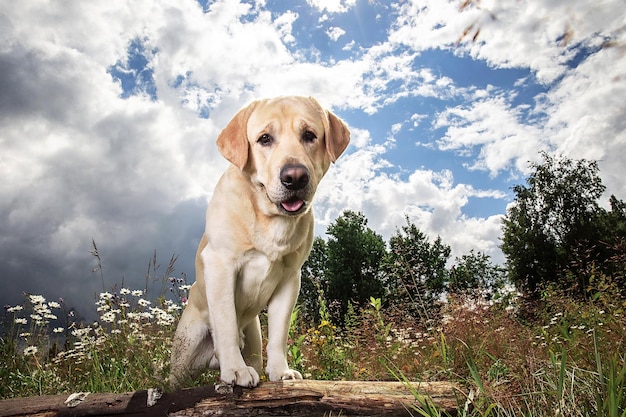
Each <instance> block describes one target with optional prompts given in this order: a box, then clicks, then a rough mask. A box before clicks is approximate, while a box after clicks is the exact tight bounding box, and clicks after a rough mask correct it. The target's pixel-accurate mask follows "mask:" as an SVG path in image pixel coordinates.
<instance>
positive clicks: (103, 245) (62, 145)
mask: <svg viewBox="0 0 626 417" xmlns="http://www.w3.org/2000/svg"><path fill="white" fill-rule="evenodd" d="M462 3H468V4H467V7H462V6H461V5H462ZM471 3H473V2H469V1H468V2H463V1H459V0H453V1H445V0H404V1H398V2H396V3H393V2H389V1H382V0H294V1H272V0H267V1H265V0H257V1H254V0H249V1H244V0H241V1H238V0H223V1H222V0H217V1H206V0H204V1H196V0H169V1H168V0H132V1H130V0H129V1H106V2H105V1H63V0H55V1H43V0H41V1H40V0H28V1H13V0H0V179H1V180H0V279H1V282H2V290H0V303H2V304H3V305H4V304H7V303H8V304H16V303H19V302H21V301H22V293H23V292H28V293H34V294H42V295H44V296H45V297H46V298H48V299H49V300H53V299H56V298H58V297H64V299H65V300H66V302H67V303H68V304H70V305H74V306H77V307H78V308H79V311H81V312H82V313H83V314H85V315H88V314H89V310H91V311H92V312H93V311H94V310H95V307H94V306H93V301H94V294H95V293H96V292H99V291H101V290H102V287H103V284H102V280H101V277H100V275H99V273H97V272H96V273H94V272H92V270H93V269H94V267H95V259H94V257H93V256H91V255H90V254H89V250H90V249H91V241H92V239H94V240H95V242H96V244H97V245H98V249H99V251H100V256H101V258H102V266H103V268H102V272H103V275H104V279H105V287H107V288H110V287H112V286H113V285H116V284H117V286H118V288H119V286H120V285H122V282H123V284H124V286H126V287H129V288H131V289H137V288H143V287H144V285H145V273H146V270H147V266H148V261H149V259H150V257H151V256H152V254H153V252H154V251H155V250H156V251H157V257H158V260H159V262H160V264H161V265H162V266H161V269H160V272H164V268H165V264H167V262H168V260H169V258H170V256H171V255H172V254H173V253H176V254H178V255H179V259H178V261H177V263H176V271H175V272H174V273H173V274H172V275H174V276H180V274H181V273H186V274H188V275H189V277H190V278H192V277H193V256H194V253H195V248H196V245H197V243H198V241H199V239H200V235H201V233H202V230H203V227H204V211H205V207H206V201H207V199H208V198H209V197H210V196H211V193H212V191H213V187H214V185H215V183H216V181H217V179H218V177H219V175H220V172H221V171H222V170H223V169H224V168H225V167H226V161H225V160H224V159H223V158H222V157H221V155H220V154H219V152H218V151H217V148H216V147H215V139H216V137H217V134H218V133H219V131H220V130H221V129H222V128H223V127H224V126H225V125H226V123H227V122H228V121H229V120H230V118H231V117H232V116H233V115H234V113H235V112H236V111H237V110H238V109H239V108H240V107H242V106H243V105H245V104H246V103H247V102H249V101H251V100H252V99H255V98H260V97H267V96H276V95H284V94H297V95H313V96H315V97H316V98H317V99H318V100H319V101H320V102H321V103H322V104H323V105H325V106H327V107H328V108H330V109H331V110H332V111H333V112H335V113H336V114H337V115H339V116H340V117H342V118H343V119H344V120H345V121H346V122H347V124H348V125H349V126H350V128H351V131H352V143H351V145H350V147H349V148H348V150H347V151H346V153H345V154H344V155H343V156H342V158H340V160H339V161H338V163H337V164H336V165H334V166H333V167H331V171H330V172H329V173H328V174H327V176H326V178H325V179H324V181H323V184H322V186H321V187H320V189H319V193H318V196H317V199H316V200H317V201H316V214H317V224H316V230H317V233H318V234H319V235H323V234H324V231H325V230H326V227H327V226H328V224H329V223H330V222H332V221H333V220H334V219H335V218H336V217H337V216H338V215H339V214H340V213H341V212H342V211H343V210H345V209H351V210H355V211H361V212H363V213H364V214H365V215H366V217H367V218H368V220H369V226H370V227H371V228H372V229H374V230H376V231H377V232H379V233H381V234H382V235H383V236H384V237H385V238H388V237H389V236H390V235H391V234H392V233H393V232H394V231H395V229H396V227H398V226H402V225H403V224H404V217H405V216H409V218H410V219H411V221H413V222H414V223H416V224H417V225H418V226H419V227H420V228H421V229H422V230H423V231H425V232H426V233H427V234H428V235H429V236H431V237H433V238H434V237H436V236H437V235H440V236H441V237H442V238H443V240H444V241H445V242H446V243H448V244H449V245H451V246H452V248H453V257H454V256H461V255H463V254H465V253H467V252H469V251H470V250H471V249H475V250H479V251H483V252H485V253H487V254H488V255H490V256H492V258H493V260H494V261H496V262H503V261H504V258H503V256H502V253H501V252H500V250H499V248H498V246H499V243H500V242H499V238H500V236H501V230H500V220H501V217H502V215H503V214H504V213H505V212H506V206H507V204H510V203H511V201H512V194H511V190H510V187H511V186H512V185H515V184H519V183H523V181H524V179H525V178H526V175H527V174H528V161H537V160H538V159H539V156H538V153H539V151H541V150H545V151H547V152H549V153H551V154H552V153H553V154H562V155H565V156H568V157H571V158H589V159H596V160H599V161H600V169H601V176H602V179H603V182H604V184H605V185H606V186H607V188H608V190H607V195H608V194H610V193H613V194H615V195H616V196H617V197H618V198H622V199H624V198H626V185H625V183H624V181H623V165H624V161H625V157H624V155H625V154H626V133H625V129H624V127H625V124H626V109H625V105H624V103H625V100H624V98H625V97H626V44H625V40H626V7H625V5H624V1H623V0H567V1H549V2H548V1H544V0H523V1H520V0H483V1H481V2H477V3H479V6H480V7H477V6H476V5H473V4H471ZM158 286H159V287H160V285H158Z"/></svg>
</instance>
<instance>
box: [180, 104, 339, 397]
mask: <svg viewBox="0 0 626 417" xmlns="http://www.w3.org/2000/svg"><path fill="white" fill-rule="evenodd" d="M349 141H350V133H349V131H348V129H347V127H346V125H345V124H344V123H343V122H342V121H341V120H340V119H339V118H337V116H335V115H334V114H333V113H331V112H329V111H327V110H324V109H323V108H322V107H321V106H320V105H319V104H318V102H317V101H316V100H315V99H313V98H305V97H279V98H275V99H267V100H260V101H255V102H253V103H252V104H250V105H249V106H247V107H245V108H243V109H242V110H240V111H239V112H238V113H237V114H236V115H235V117H234V118H233V119H232V120H231V121H230V122H229V124H228V125H227V126H226V128H225V129H224V130H223V131H222V132H221V133H220V135H219V137H218V138H217V146H218V148H219V149H220V151H221V152H222V154H223V155H224V156H225V157H226V159H228V160H229V161H230V162H231V164H230V166H229V167H228V168H227V170H226V172H225V173H224V174H223V176H222V177H221V179H220V180H219V182H218V183H217V185H216V187H215V191H214V194H213V197H212V199H211V201H210V202H209V206H208V209H207V215H206V229H205V231H204V235H203V236H202V240H201V241H200V245H199V247H198V252H197V253H196V282H195V283H194V284H193V285H192V287H191V290H190V293H189V301H188V304H187V307H186V308H185V311H184V312H183V315H182V317H181V319H180V322H179V324H178V328H177V330H176V335H175V336H174V343H173V347H172V361H171V363H172V367H171V374H170V385H171V386H172V387H177V386H180V385H181V384H182V383H184V382H185V381H186V380H189V379H191V378H194V377H195V376H197V375H198V374H199V373H200V372H202V371H203V370H205V369H206V368H209V367H210V368H217V367H219V369H220V374H221V375H220V378H221V379H222V381H224V382H225V383H229V384H235V385H241V386H244V387H254V386H256V385H257V384H258V383H259V373H260V372H261V369H262V367H263V357H262V352H261V350H262V342H261V326H260V323H259V313H260V312H261V311H262V310H263V309H264V308H265V307H267V311H268V343H267V367H266V372H267V376H268V378H269V379H270V380H271V381H277V380H281V379H302V375H300V373H299V372H298V371H295V370H292V369H289V367H288V365H287V359H286V348H287V334H288V331H289V320H290V316H291V313H292V311H293V308H294V305H295V303H296V300H297V297H298V291H299V289H300V268H301V267H302V264H303V263H304V261H305V259H306V258H307V256H308V254H309V251H310V249H311V245H312V242H313V212H312V210H311V201H312V199H313V195H314V194H315V191H316V189H317V185H318V183H319V181H320V180H321V179H322V177H323V176H324V174H325V173H326V171H327V170H328V167H329V166H330V163H331V162H335V160H336V159H337V158H338V157H339V155H341V153H342V152H343V151H344V150H345V149H346V147H347V146H348V142H349Z"/></svg>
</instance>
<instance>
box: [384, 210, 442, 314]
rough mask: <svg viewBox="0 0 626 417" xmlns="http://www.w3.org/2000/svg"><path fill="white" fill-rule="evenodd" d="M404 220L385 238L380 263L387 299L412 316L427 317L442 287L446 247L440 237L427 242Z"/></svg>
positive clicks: (407, 220)
mask: <svg viewBox="0 0 626 417" xmlns="http://www.w3.org/2000/svg"><path fill="white" fill-rule="evenodd" d="M406 222H407V224H406V225H405V226H403V227H402V229H401V230H397V231H396V233H395V235H393V236H392V237H391V238H390V239H389V253H388V255H387V258H386V259H385V264H384V269H385V275H386V280H387V283H388V284H387V285H388V291H389V295H388V298H389V301H390V302H391V303H394V304H401V305H403V306H405V307H406V309H407V312H408V313H409V314H411V315H412V316H414V317H420V318H421V319H423V320H428V319H432V318H433V317H435V316H436V315H437V310H438V300H439V298H440V297H441V295H442V294H443V292H444V291H445V289H446V282H447V279H448V270H447V269H446V262H447V260H448V258H449V257H450V247H449V246H448V245H446V244H444V243H443V242H442V240H441V238H440V237H437V239H435V241H434V242H432V243H431V242H430V241H429V239H428V237H427V236H426V235H425V234H424V233H423V232H421V231H420V230H419V229H418V228H417V226H416V225H415V224H413V223H411V222H410V221H409V219H408V218H407V219H406Z"/></svg>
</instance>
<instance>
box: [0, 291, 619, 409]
mask: <svg viewBox="0 0 626 417" xmlns="http://www.w3.org/2000/svg"><path fill="white" fill-rule="evenodd" d="M168 282H169V284H168V285H169V286H170V287H169V288H165V290H166V291H162V292H161V294H159V296H158V297H156V299H153V300H148V299H147V297H146V293H145V291H144V290H131V289H124V288H121V289H119V291H117V292H116V293H114V292H103V293H101V294H100V295H99V297H98V299H97V300H95V306H94V308H95V309H96V310H97V312H98V315H99V320H98V321H97V323H91V324H89V325H86V324H79V323H75V322H73V321H72V316H71V314H70V313H69V312H68V311H66V309H65V306H64V305H63V304H62V303H56V302H50V301H47V300H45V298H44V297H43V296H41V295H32V296H27V297H26V299H25V301H24V303H23V304H22V305H19V306H12V307H8V308H5V316H4V318H5V320H6V322H7V324H8V326H7V327H6V328H7V329H8V330H7V332H6V334H4V335H3V336H2V339H1V341H0V398H12V397H23V396H33V395H45V394H58V393H70V392H77V391H89V392H127V391H133V390H138V389H146V388H150V387H158V386H162V385H163V381H164V380H165V378H166V376H167V374H168V368H169V355H170V345H171V339H172V336H173V334H174V330H175V328H176V323H177V320H178V318H179V317H180V313H181V309H182V307H183V304H184V303H182V302H181V300H183V301H184V300H185V298H184V297H185V296H186V291H187V290H188V288H189V287H188V286H187V285H186V283H183V282H181V280H174V279H172V280H170V281H168ZM170 290H172V291H170ZM165 293H167V294H176V297H175V298H176V299H177V300H178V302H173V301H169V300H166V298H165V297H164V296H163V294H165ZM320 300H322V303H321V305H322V308H321V309H320V317H319V323H318V324H312V323H305V322H302V321H301V320H300V319H299V318H298V315H297V312H296V313H294V315H293V317H292V328H291V332H290V339H291V340H290V347H289V350H288V352H289V356H290V358H291V361H292V364H293V366H294V367H296V368H298V369H299V370H300V371H301V372H302V373H303V375H305V377H306V378H315V379H344V380H401V381H409V380H410V381H419V380H422V381H435V380H450V381H453V382H456V383H457V384H458V385H459V386H460V387H461V388H463V391H464V392H465V396H462V395H460V396H459V404H458V414H459V415H463V416H555V415H557V416H610V417H626V394H624V391H625V388H626V353H625V352H626V349H625V346H626V331H625V329H626V319H625V317H624V310H625V309H626V308H625V306H626V305H625V304H624V301H623V300H621V299H619V298H618V297H616V296H611V294H604V296H602V297H596V298H595V299H594V300H591V301H587V302H577V301H574V300H572V299H569V298H567V297H565V296H562V295H559V294H554V293H546V295H545V297H544V298H543V300H541V301H540V302H537V303H536V304H534V305H533V306H532V307H533V308H532V311H533V314H532V315H526V316H525V318H524V320H522V319H521V317H523V315H522V314H521V312H522V310H521V309H520V308H521V307H520V306H518V305H517V301H516V300H515V299H513V300H511V301H507V302H506V303H504V302H502V303H487V302H481V301H480V300H475V299H472V298H469V297H460V296H458V297H451V298H450V299H449V301H448V303H446V304H445V305H444V307H443V318H442V319H441V320H438V321H428V322H427V324H424V322H422V321H420V320H416V319H412V318H410V317H407V316H406V314H404V312H403V311H402V309H401V306H395V307H387V308H385V307H384V306H383V303H381V301H380V300H377V299H372V300H371V302H370V304H369V305H368V306H364V308H362V309H358V308H351V309H350V312H349V316H350V317H348V318H347V319H346V323H347V325H346V328H345V329H344V330H341V329H339V328H338V327H337V326H335V325H334V324H333V323H332V322H331V320H330V316H329V314H328V312H327V310H326V307H325V303H324V302H323V295H321V296H320ZM523 309H524V311H529V308H528V306H525V307H524V308H523ZM216 376H217V375H216V374H215V373H211V372H209V373H207V374H205V375H204V376H203V377H201V378H200V379H199V380H198V381H196V382H195V383H196V384H197V385H202V384H207V383H212V382H214V381H215V379H216ZM415 395H416V398H417V399H418V402H419V404H421V407H420V408H419V409H415V410H413V411H412V413H413V415H419V416H435V415H445V414H443V413H442V412H441V411H440V410H437V409H436V408H435V407H434V406H433V403H432V401H431V400H430V399H429V398H425V397H423V396H421V395H420V394H419V393H415Z"/></svg>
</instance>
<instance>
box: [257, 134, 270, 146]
mask: <svg viewBox="0 0 626 417" xmlns="http://www.w3.org/2000/svg"><path fill="white" fill-rule="evenodd" d="M273 141H274V138H273V137H272V135H270V134H269V133H264V134H262V135H261V136H259V139H257V143H258V144H259V145H261V146H270V145H271V144H272V142H273Z"/></svg>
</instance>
